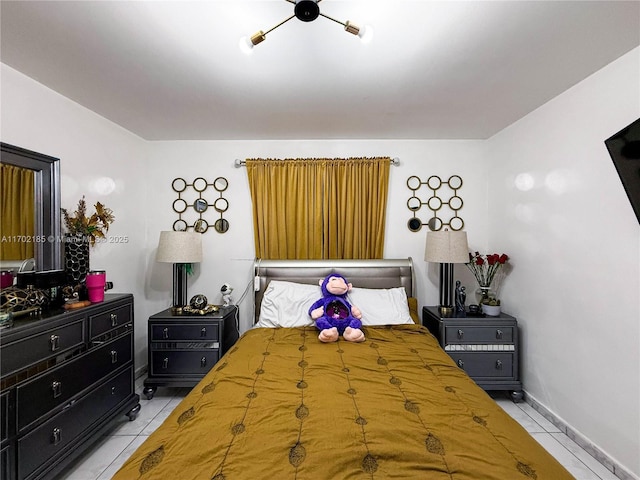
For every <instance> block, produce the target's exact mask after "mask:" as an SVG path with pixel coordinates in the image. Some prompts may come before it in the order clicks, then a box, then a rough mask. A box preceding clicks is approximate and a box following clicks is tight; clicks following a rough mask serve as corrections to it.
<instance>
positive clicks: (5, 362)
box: [0, 317, 84, 377]
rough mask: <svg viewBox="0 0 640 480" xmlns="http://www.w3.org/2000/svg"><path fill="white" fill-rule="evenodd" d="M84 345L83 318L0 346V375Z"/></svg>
mask: <svg viewBox="0 0 640 480" xmlns="http://www.w3.org/2000/svg"><path fill="white" fill-rule="evenodd" d="M76 318H77V317H76ZM83 345H84V318H82V317H80V318H77V319H76V320H75V321H72V322H71V323H69V324H67V325H64V326H61V327H57V328H52V329H51V330H47V331H45V332H42V333H40V334H38V335H34V336H32V337H29V338H25V339H23V340H19V341H17V342H15V343H11V344H9V345H3V346H2V356H1V358H0V370H1V371H2V376H3V377H5V376H6V375H8V374H10V373H13V372H16V371H18V370H22V369H25V368H27V367H29V366H31V365H33V364H35V363H40V362H43V361H44V360H46V359H48V358H51V357H55V356H58V355H60V354H61V353H64V352H66V351H68V350H71V349H73V348H76V347H81V346H83Z"/></svg>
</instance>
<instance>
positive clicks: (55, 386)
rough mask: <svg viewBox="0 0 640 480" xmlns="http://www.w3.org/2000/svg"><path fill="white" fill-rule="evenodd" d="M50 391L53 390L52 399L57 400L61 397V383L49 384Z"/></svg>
mask: <svg viewBox="0 0 640 480" xmlns="http://www.w3.org/2000/svg"><path fill="white" fill-rule="evenodd" d="M51 390H53V398H58V397H59V396H60V395H62V382H58V381H57V380H54V381H53V382H51Z"/></svg>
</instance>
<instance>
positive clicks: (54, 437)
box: [51, 427, 62, 445]
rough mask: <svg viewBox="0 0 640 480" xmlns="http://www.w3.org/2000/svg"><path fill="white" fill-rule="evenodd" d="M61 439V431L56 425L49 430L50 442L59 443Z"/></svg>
mask: <svg viewBox="0 0 640 480" xmlns="http://www.w3.org/2000/svg"><path fill="white" fill-rule="evenodd" d="M61 441H62V431H61V430H60V429H59V428H58V427H56V428H54V429H53V430H52V431H51V443H53V444H54V445H57V444H59V443H60V442H61Z"/></svg>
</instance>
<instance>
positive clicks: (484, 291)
mask: <svg viewBox="0 0 640 480" xmlns="http://www.w3.org/2000/svg"><path fill="white" fill-rule="evenodd" d="M495 296H496V294H495V292H494V291H493V290H491V286H490V285H487V286H483V285H480V286H479V287H478V289H477V290H476V300H477V302H478V305H482V304H483V303H484V300H486V299H488V298H492V297H495Z"/></svg>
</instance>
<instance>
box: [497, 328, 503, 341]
mask: <svg viewBox="0 0 640 480" xmlns="http://www.w3.org/2000/svg"><path fill="white" fill-rule="evenodd" d="M496 339H498V340H502V330H496Z"/></svg>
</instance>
